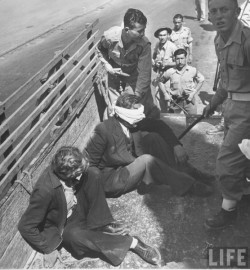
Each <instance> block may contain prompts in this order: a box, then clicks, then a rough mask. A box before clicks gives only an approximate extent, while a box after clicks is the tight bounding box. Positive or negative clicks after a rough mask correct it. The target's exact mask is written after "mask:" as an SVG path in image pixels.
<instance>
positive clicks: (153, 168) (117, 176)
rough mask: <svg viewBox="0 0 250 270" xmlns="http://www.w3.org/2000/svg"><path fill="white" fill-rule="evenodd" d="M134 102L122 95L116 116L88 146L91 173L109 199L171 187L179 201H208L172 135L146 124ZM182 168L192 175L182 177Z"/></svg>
mask: <svg viewBox="0 0 250 270" xmlns="http://www.w3.org/2000/svg"><path fill="white" fill-rule="evenodd" d="M138 102H139V100H138V97H137V96H135V95H130V94H123V95H121V96H120V97H119V98H118V99H117V102H116V106H115V107H114V111H115V116H113V117H111V118H109V119H108V120H105V121H104V122H102V123H100V124H98V125H97V127H96V128H95V130H94V133H93V135H92V136H91V138H90V140H89V142H88V144H87V148H86V149H87V152H88V153H89V157H90V167H91V168H90V169H91V170H93V171H94V170H96V173H97V174H101V179H102V180H103V184H104V190H105V192H106V194H107V196H112V197H116V196H120V195H122V194H124V193H126V192H129V191H131V190H133V189H135V188H137V187H138V186H139V185H140V184H141V183H143V184H142V186H144V188H143V190H145V189H146V190H148V187H150V184H153V183H156V184H166V185H169V186H170V187H171V188H172V191H173V192H174V193H175V194H176V195H180V196H182V195H185V194H186V193H193V194H195V195H198V196H208V195H210V194H211V187H210V186H208V185H206V184H204V183H201V182H199V181H197V180H198V179H195V178H194V177H193V176H192V173H194V174H195V172H196V171H195V170H194V169H193V168H190V166H186V162H187V159H188V157H187V154H186V152H185V150H184V148H183V147H182V145H181V143H180V142H179V141H178V139H177V138H176V136H175V135H174V133H173V131H172V130H171V129H170V128H169V127H168V125H166V124H165V123H164V122H163V121H161V120H155V119H150V118H145V115H144V113H143V110H144V107H143V105H142V104H139V103H138ZM142 131H147V132H142ZM156 132H157V133H158V134H157V133H156ZM176 160H177V161H178V163H179V164H180V165H181V166H178V165H179V164H177V163H176ZM184 167H185V171H189V174H190V175H188V174H186V173H184V172H180V168H184ZM140 187H141V186H140Z"/></svg>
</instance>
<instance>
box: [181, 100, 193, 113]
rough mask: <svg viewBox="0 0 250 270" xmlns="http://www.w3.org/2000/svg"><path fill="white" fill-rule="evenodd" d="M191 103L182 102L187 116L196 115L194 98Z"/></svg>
mask: <svg viewBox="0 0 250 270" xmlns="http://www.w3.org/2000/svg"><path fill="white" fill-rule="evenodd" d="M192 102H193V104H192V103H191V102H187V101H186V100H184V101H183V105H182V106H183V108H184V109H185V110H186V111H187V112H188V113H189V114H197V102H196V97H194V98H193V100H192Z"/></svg>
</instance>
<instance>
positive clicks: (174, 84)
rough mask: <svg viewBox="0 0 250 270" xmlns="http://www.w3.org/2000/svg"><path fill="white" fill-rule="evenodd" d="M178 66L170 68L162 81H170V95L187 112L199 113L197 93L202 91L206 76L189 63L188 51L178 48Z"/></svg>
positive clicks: (176, 56)
mask: <svg viewBox="0 0 250 270" xmlns="http://www.w3.org/2000/svg"><path fill="white" fill-rule="evenodd" d="M174 56H175V62H176V67H174V68H170V69H168V70H167V71H166V72H165V73H164V74H163V76H162V79H161V83H160V87H161V88H163V86H162V85H161V84H162V83H166V82H167V81H170V95H171V98H172V99H173V100H174V101H175V103H177V104H179V105H180V106H181V107H182V108H183V111H184V112H185V113H186V114H197V102H196V97H195V96H196V94H197V93H198V92H199V91H200V89H201V87H202V85H203V82H204V76H203V75H202V74H201V73H200V72H199V71H198V70H197V69H196V68H195V67H192V66H189V65H188V64H187V52H186V51H185V50H184V49H177V50H176V51H175V52H174Z"/></svg>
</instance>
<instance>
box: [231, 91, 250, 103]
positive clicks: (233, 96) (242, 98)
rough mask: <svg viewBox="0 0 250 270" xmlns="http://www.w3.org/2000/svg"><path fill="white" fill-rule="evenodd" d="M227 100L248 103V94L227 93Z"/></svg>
mask: <svg viewBox="0 0 250 270" xmlns="http://www.w3.org/2000/svg"><path fill="white" fill-rule="evenodd" d="M227 98H229V99H232V100H238V101H250V93H232V92H228V93H227Z"/></svg>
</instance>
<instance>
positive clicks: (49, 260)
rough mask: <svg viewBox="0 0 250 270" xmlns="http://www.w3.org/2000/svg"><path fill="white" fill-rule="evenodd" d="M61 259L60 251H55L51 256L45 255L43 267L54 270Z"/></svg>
mask: <svg viewBox="0 0 250 270" xmlns="http://www.w3.org/2000/svg"><path fill="white" fill-rule="evenodd" d="M58 258H59V259H60V253H59V251H58V250H57V249H56V250H54V251H52V252H51V253H50V254H44V255H43V265H44V267H45V268H52V267H53V266H54V265H55V263H56V260H57V259H58Z"/></svg>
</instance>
